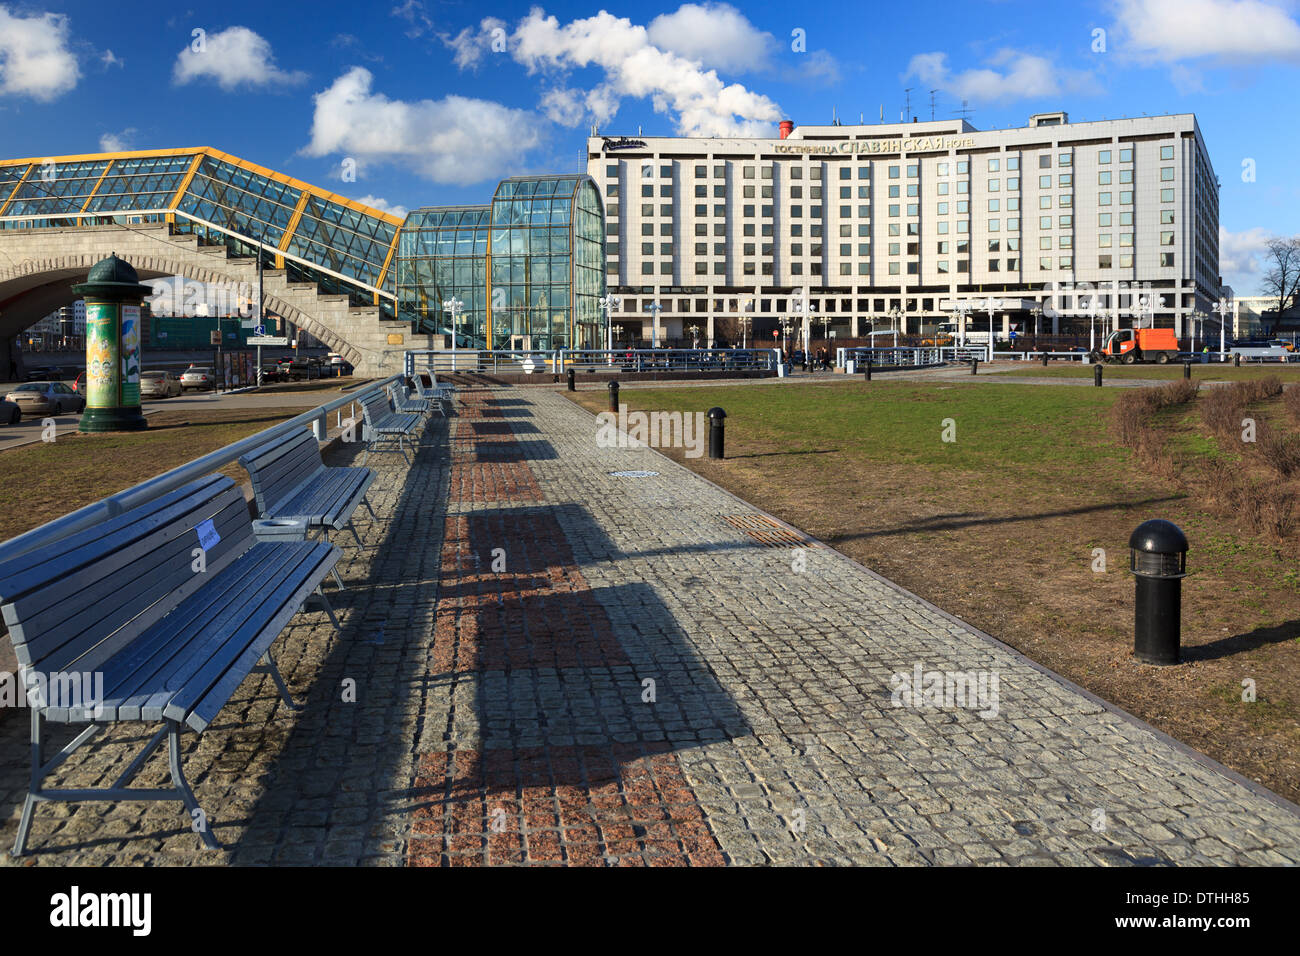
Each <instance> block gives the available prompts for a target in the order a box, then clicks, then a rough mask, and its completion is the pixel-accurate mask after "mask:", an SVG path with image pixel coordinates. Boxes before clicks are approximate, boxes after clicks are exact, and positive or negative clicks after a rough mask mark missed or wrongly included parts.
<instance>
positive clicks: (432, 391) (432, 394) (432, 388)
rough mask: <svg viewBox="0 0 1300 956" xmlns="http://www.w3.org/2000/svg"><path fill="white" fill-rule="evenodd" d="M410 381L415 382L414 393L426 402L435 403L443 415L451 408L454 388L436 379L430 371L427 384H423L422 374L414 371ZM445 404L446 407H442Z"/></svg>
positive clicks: (454, 394) (454, 392) (454, 393)
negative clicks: (414, 373)
mask: <svg viewBox="0 0 1300 956" xmlns="http://www.w3.org/2000/svg"><path fill="white" fill-rule="evenodd" d="M412 381H413V382H414V383H415V394H416V395H417V396H418V397H419V398H422V399H424V400H425V401H426V402H430V403H437V404H438V410H439V411H441V412H442V413H443V414H444V415H446V414H447V412H448V411H451V409H452V399H453V398H455V396H456V389H455V388H454V387H452V386H451V385H447V384H444V383H441V382H439V381H438V378H437V376H435V375H434V374H433V372H432V371H430V372H429V384H428V385H425V384H424V375H423V374H421V373H416V375H415V376H413V378H412ZM444 403H445V404H446V406H447V407H446V409H443V408H442V405H443V404H444Z"/></svg>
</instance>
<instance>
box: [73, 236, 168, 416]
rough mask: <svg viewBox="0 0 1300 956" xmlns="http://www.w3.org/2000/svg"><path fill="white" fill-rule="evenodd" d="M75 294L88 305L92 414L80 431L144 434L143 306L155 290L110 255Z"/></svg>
mask: <svg viewBox="0 0 1300 956" xmlns="http://www.w3.org/2000/svg"><path fill="white" fill-rule="evenodd" d="M72 291H73V292H75V293H76V294H77V295H80V296H84V297H85V300H86V411H85V413H84V414H83V415H82V416H81V424H80V425H79V426H78V430H79V431H83V432H110V431H139V430H140V429H143V428H148V427H149V423H148V422H146V421H145V419H144V416H143V415H141V414H140V304H141V302H143V301H144V298H145V296H147V295H149V294H150V293H151V292H152V291H153V290H152V289H151V288H150V287H149V286H147V285H141V284H140V277H139V275H138V274H137V273H136V271H135V269H133V268H131V266H130V264H129V263H127V262H125V261H123V260H122V259H119V258H118V257H117V256H116V255H110V256H109V257H108V258H107V259H103V260H101V261H99V262H97V263H95V264H94V265H93V266H91V269H90V274H89V275H88V276H87V277H86V281H85V282H84V283H81V284H79V285H74V286H73V287H72Z"/></svg>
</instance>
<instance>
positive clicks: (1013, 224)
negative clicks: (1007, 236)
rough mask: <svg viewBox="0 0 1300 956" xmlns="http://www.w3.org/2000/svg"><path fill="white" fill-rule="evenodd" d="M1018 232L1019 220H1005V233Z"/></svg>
mask: <svg viewBox="0 0 1300 956" xmlns="http://www.w3.org/2000/svg"><path fill="white" fill-rule="evenodd" d="M1019 231H1020V220H1019V219H1008V220H1007V232H1019Z"/></svg>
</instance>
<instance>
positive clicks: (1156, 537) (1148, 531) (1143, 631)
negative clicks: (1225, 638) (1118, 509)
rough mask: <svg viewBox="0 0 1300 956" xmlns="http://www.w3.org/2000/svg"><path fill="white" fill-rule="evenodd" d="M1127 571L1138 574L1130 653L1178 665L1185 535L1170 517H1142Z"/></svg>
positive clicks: (1131, 545)
mask: <svg viewBox="0 0 1300 956" xmlns="http://www.w3.org/2000/svg"><path fill="white" fill-rule="evenodd" d="M1128 546H1129V549H1130V562H1129V570H1131V571H1132V572H1133V575H1134V576H1135V577H1136V578H1137V593H1136V596H1135V600H1134V605H1133V607H1134V611H1133V654H1134V656H1135V657H1137V659H1138V660H1140V661H1142V662H1143V663H1146V664H1177V663H1178V656H1179V648H1180V644H1181V641H1182V605H1183V578H1184V577H1186V576H1187V536H1186V535H1185V534H1183V532H1182V530H1181V529H1179V527H1178V526H1177V525H1176V524H1174V523H1173V522H1171V521H1165V520H1163V519H1160V518H1155V519H1153V520H1151V521H1144V522H1142V524H1140V525H1138V526H1137V528H1136V529H1135V530H1134V531H1133V535H1132V537H1130V538H1129V541H1128Z"/></svg>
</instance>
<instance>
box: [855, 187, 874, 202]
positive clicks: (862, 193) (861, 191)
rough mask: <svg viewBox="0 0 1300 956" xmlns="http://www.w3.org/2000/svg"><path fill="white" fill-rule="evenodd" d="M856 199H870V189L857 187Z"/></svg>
mask: <svg viewBox="0 0 1300 956" xmlns="http://www.w3.org/2000/svg"><path fill="white" fill-rule="evenodd" d="M858 198H859V199H870V198H871V187H870V186H859V187H858Z"/></svg>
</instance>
